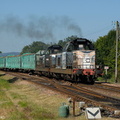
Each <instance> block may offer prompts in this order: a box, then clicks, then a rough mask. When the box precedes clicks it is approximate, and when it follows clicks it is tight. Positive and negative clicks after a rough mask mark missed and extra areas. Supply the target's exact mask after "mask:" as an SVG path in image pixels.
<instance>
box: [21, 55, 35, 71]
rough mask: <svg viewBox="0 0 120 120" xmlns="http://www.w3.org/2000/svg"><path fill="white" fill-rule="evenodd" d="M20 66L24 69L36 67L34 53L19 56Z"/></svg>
mask: <svg viewBox="0 0 120 120" xmlns="http://www.w3.org/2000/svg"><path fill="white" fill-rule="evenodd" d="M21 62H22V63H21V68H22V69H26V70H35V69H36V54H27V55H23V56H21Z"/></svg>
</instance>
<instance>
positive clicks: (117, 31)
mask: <svg viewBox="0 0 120 120" xmlns="http://www.w3.org/2000/svg"><path fill="white" fill-rule="evenodd" d="M118 40H119V22H118V21H117V22H116V55H115V82H116V83H117V82H118V79H117V78H118Z"/></svg>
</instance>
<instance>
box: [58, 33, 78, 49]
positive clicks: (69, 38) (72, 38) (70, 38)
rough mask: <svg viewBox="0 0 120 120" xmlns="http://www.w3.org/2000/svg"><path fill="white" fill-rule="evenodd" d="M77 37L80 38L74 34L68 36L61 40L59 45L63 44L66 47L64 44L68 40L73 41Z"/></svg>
mask: <svg viewBox="0 0 120 120" xmlns="http://www.w3.org/2000/svg"><path fill="white" fill-rule="evenodd" d="M76 38H78V37H77V36H74V35H72V36H71V37H67V38H65V39H64V40H59V42H58V45H61V46H62V47H64V45H65V44H66V43H67V42H69V41H71V40H75V39H76Z"/></svg>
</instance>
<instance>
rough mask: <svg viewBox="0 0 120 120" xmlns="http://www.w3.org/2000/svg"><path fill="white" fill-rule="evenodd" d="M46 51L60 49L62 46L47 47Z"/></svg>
mask: <svg viewBox="0 0 120 120" xmlns="http://www.w3.org/2000/svg"><path fill="white" fill-rule="evenodd" d="M48 49H62V46H60V45H51V46H50V47H48Z"/></svg>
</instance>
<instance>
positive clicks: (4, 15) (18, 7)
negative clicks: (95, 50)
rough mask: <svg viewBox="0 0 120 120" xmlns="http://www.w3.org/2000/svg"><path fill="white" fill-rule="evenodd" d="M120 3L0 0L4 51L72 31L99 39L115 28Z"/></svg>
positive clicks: (0, 37)
mask: <svg viewBox="0 0 120 120" xmlns="http://www.w3.org/2000/svg"><path fill="white" fill-rule="evenodd" d="M119 6H120V0H0V43H1V44H0V51H2V52H13V51H18V52H20V51H21V50H22V48H23V47H24V46H25V45H29V44H31V43H32V42H33V41H42V42H45V43H50V42H52V43H55V42H57V41H59V40H64V38H66V37H68V36H71V35H77V36H78V37H84V38H87V39H90V40H93V41H96V40H97V39H98V38H99V37H100V36H104V35H106V34H107V33H108V32H109V30H111V29H115V24H114V22H115V21H120V14H119V13H120V7H119ZM6 46H7V47H6Z"/></svg>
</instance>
